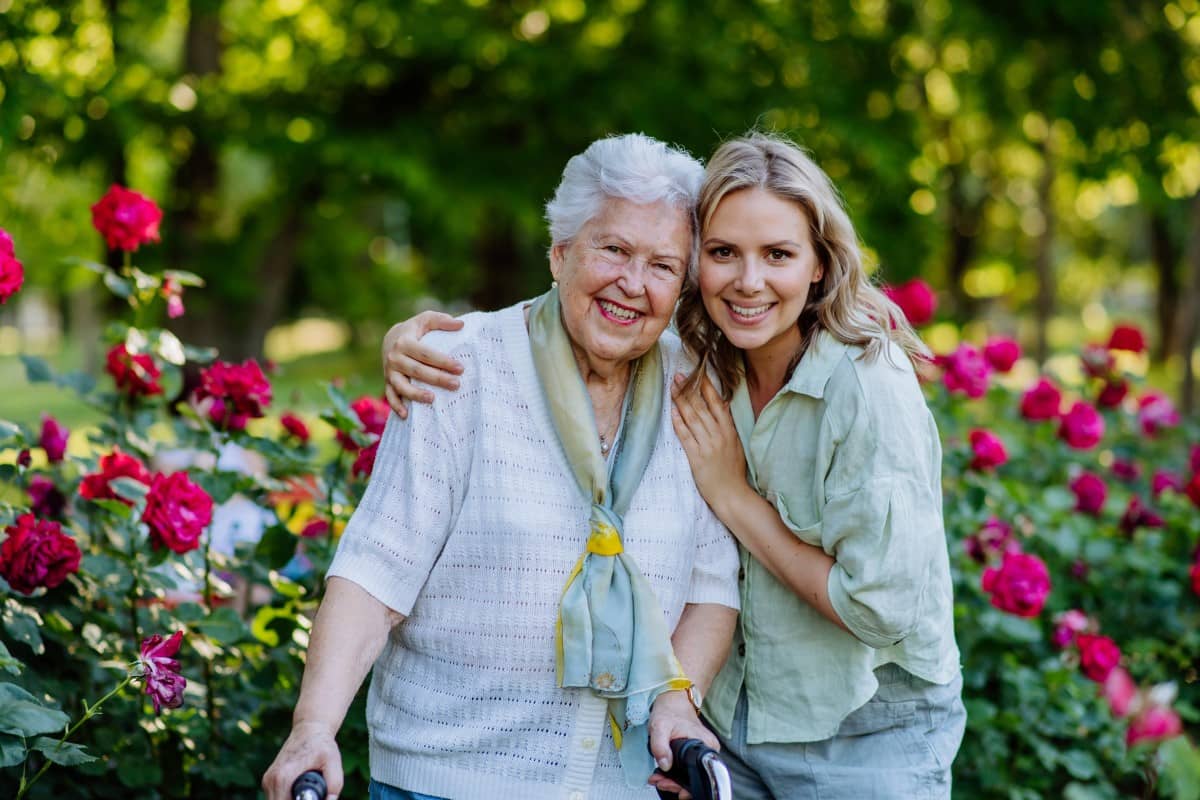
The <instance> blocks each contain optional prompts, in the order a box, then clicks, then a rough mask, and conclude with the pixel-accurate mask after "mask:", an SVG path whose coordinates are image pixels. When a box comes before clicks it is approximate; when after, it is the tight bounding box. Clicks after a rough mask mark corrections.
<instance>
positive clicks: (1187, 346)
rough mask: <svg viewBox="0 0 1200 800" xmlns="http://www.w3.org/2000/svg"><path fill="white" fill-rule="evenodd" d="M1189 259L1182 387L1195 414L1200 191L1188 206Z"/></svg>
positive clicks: (1187, 409) (1184, 402)
mask: <svg viewBox="0 0 1200 800" xmlns="http://www.w3.org/2000/svg"><path fill="white" fill-rule="evenodd" d="M1185 259H1186V264H1187V271H1188V287H1187V297H1186V298H1185V300H1184V301H1183V303H1182V308H1181V312H1182V313H1181V314H1180V317H1181V319H1180V321H1179V333H1180V348H1179V350H1180V354H1181V355H1182V356H1183V387H1182V390H1181V391H1180V396H1179V405H1180V406H1181V407H1182V409H1183V413H1185V414H1191V413H1192V412H1193V411H1194V410H1195V408H1196V371H1195V369H1194V368H1193V366H1192V354H1193V352H1194V351H1195V349H1196V337H1197V333H1198V332H1200V194H1195V195H1193V196H1192V199H1191V203H1190V208H1189V210H1188V240H1187V251H1186V253H1185Z"/></svg>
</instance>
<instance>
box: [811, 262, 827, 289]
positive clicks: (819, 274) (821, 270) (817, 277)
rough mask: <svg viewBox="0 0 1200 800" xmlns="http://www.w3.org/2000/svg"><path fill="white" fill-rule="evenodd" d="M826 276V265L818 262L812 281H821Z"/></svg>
mask: <svg viewBox="0 0 1200 800" xmlns="http://www.w3.org/2000/svg"><path fill="white" fill-rule="evenodd" d="M824 277H825V265H824V264H822V263H820V262H817V268H816V269H814V270H813V276H812V283H814V284H815V283H820V282H821V278H824Z"/></svg>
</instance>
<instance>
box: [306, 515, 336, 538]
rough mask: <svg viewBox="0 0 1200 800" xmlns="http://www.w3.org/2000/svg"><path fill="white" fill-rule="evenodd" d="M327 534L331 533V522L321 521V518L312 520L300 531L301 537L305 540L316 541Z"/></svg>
mask: <svg viewBox="0 0 1200 800" xmlns="http://www.w3.org/2000/svg"><path fill="white" fill-rule="evenodd" d="M327 533H329V520H327V519H321V518H320V517H314V518H313V519H310V520H309V521H308V522H307V523H306V524H305V525H304V528H303V529H302V530H301V531H300V535H301V536H303V537H304V538H305V539H315V538H316V537H318V536H324V535H325V534H327Z"/></svg>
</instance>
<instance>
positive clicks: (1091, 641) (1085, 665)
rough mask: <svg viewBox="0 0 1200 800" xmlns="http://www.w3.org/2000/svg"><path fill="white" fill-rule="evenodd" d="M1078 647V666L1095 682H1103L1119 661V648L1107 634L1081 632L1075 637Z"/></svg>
mask: <svg viewBox="0 0 1200 800" xmlns="http://www.w3.org/2000/svg"><path fill="white" fill-rule="evenodd" d="M1075 645H1076V646H1077V647H1078V648H1079V666H1080V668H1081V669H1082V670H1083V674H1084V675H1086V676H1088V677H1089V678H1091V679H1092V680H1094V681H1095V682H1096V683H1104V681H1105V680H1106V679H1107V678H1108V675H1109V673H1110V672H1112V671H1113V670H1114V669H1116V667H1117V664H1119V663H1121V650H1120V648H1119V647H1117V643H1116V642H1114V641H1113V640H1112V639H1110V638H1108V637H1107V636H1095V635H1093V634H1089V633H1081V634H1079V635H1078V636H1076V637H1075Z"/></svg>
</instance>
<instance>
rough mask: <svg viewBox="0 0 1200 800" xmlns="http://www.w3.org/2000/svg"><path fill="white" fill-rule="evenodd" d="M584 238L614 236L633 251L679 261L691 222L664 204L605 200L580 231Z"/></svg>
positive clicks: (685, 248) (683, 213) (680, 211)
mask: <svg viewBox="0 0 1200 800" xmlns="http://www.w3.org/2000/svg"><path fill="white" fill-rule="evenodd" d="M581 233H582V234H583V236H584V237H586V238H591V239H595V238H597V237H600V238H603V237H614V238H619V239H623V240H625V242H626V243H628V244H630V245H632V246H634V247H635V248H637V249H645V250H652V251H654V252H655V253H659V254H674V255H678V256H679V257H680V258H683V257H685V256H686V255H687V252H688V249H689V247H690V245H691V223H690V218H689V214H688V212H687V211H686V210H684V209H681V208H676V207H675V206H673V205H671V204H670V203H667V202H665V201H661V202H657V203H635V202H633V201H631V200H624V199H622V198H618V197H609V198H607V199H605V201H604V203H603V204H602V205H601V206H600V210H599V211H598V212H597V213H596V215H595V216H594V217H592V218H591V219H590V220H588V222H587V224H586V225H584V226H583V230H582V231H581Z"/></svg>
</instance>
